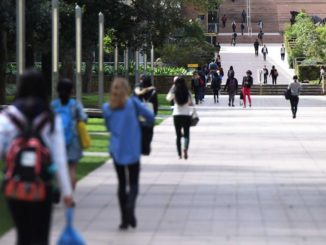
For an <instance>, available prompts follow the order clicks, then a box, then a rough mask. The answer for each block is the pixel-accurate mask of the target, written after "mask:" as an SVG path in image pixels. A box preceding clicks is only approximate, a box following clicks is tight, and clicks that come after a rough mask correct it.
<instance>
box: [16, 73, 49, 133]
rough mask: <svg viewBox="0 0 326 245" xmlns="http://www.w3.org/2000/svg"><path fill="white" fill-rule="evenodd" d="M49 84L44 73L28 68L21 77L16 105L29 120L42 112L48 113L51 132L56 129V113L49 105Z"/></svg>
mask: <svg viewBox="0 0 326 245" xmlns="http://www.w3.org/2000/svg"><path fill="white" fill-rule="evenodd" d="M46 91H47V86H46V83H45V80H44V77H43V76H42V74H41V73H40V72H38V71H36V70H27V71H26V72H25V73H24V74H23V75H22V76H20V78H19V84H18V89H17V93H16V96H15V101H14V105H15V106H17V107H18V109H20V110H21V111H22V112H23V113H24V115H25V116H26V117H27V119H29V120H33V119H34V118H35V117H36V116H38V115H39V114H40V113H42V112H46V113H47V114H48V118H49V121H50V124H51V132H53V130H54V114H53V112H52V110H51V108H50V105H49V98H48V94H47V92H46Z"/></svg>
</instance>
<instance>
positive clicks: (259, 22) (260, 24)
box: [258, 19, 264, 32]
mask: <svg viewBox="0 0 326 245" xmlns="http://www.w3.org/2000/svg"><path fill="white" fill-rule="evenodd" d="M258 28H259V32H263V28H264V22H263V20H262V19H260V20H259V21H258Z"/></svg>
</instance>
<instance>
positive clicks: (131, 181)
mask: <svg viewBox="0 0 326 245" xmlns="http://www.w3.org/2000/svg"><path fill="white" fill-rule="evenodd" d="M114 167H115V170H116V173H117V177H118V199H119V205H120V212H121V221H122V224H127V223H128V222H129V220H130V219H135V217H134V215H135V213H134V212H135V206H136V199H137V195H138V188H139V187H138V186H139V172H140V163H139V162H136V163H133V164H130V165H121V164H119V163H117V162H116V161H115V160H114ZM127 178H128V180H127ZM127 185H129V186H127ZM127 187H128V188H127ZM127 190H129V191H127Z"/></svg>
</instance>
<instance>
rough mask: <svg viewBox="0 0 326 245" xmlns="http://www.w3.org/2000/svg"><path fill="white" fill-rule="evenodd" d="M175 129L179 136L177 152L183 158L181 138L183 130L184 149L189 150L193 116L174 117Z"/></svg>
mask: <svg viewBox="0 0 326 245" xmlns="http://www.w3.org/2000/svg"><path fill="white" fill-rule="evenodd" d="M173 119H174V127H175V133H176V135H177V141H176V143H177V150H178V155H179V156H181V137H182V129H183V137H184V142H185V145H184V149H185V150H188V146H189V142H190V123H191V116H184V115H178V116H174V117H173Z"/></svg>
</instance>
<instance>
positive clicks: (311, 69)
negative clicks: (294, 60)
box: [295, 65, 320, 81]
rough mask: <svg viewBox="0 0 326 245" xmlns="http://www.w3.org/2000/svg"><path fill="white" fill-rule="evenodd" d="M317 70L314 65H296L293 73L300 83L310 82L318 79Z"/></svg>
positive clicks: (317, 67)
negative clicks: (296, 75)
mask: <svg viewBox="0 0 326 245" xmlns="http://www.w3.org/2000/svg"><path fill="white" fill-rule="evenodd" d="M319 69H320V68H319V66H316V65H298V66H297V67H296V69H295V71H296V74H298V78H299V80H300V81H304V80H309V81H310V80H315V79H317V78H319Z"/></svg>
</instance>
